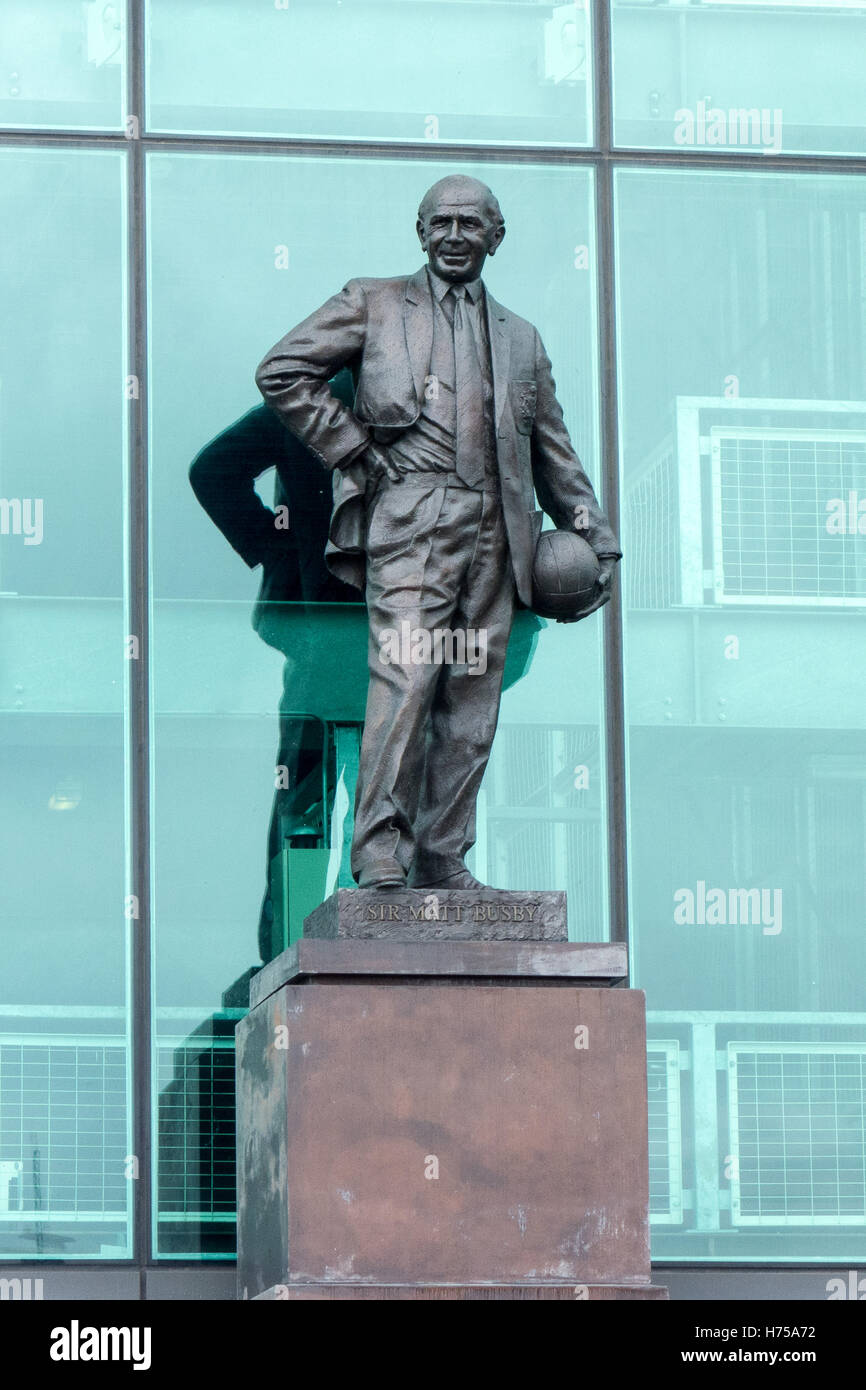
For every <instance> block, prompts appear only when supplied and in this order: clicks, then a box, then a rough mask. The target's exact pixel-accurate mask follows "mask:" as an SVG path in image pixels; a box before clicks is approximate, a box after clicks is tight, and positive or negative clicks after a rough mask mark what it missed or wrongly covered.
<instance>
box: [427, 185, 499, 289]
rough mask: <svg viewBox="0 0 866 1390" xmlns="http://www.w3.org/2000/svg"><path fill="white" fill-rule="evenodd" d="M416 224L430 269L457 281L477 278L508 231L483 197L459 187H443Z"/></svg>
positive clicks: (455, 282) (444, 278)
mask: <svg viewBox="0 0 866 1390" xmlns="http://www.w3.org/2000/svg"><path fill="white" fill-rule="evenodd" d="M417 228H418V237H419V240H420V242H421V245H422V246H423V248H424V250H425V251H426V252H427V260H428V263H429V265H430V269H431V270H432V271H434V272H435V274H436V275H439V276H441V278H442V279H443V280H450V281H451V282H452V284H455V285H460V284H465V283H466V282H467V281H469V280H477V279H478V276H479V275H480V274H481V270H482V267H483V265H484V262H485V261H486V259H487V257H488V256H493V255H495V253H496V248H497V246H498V245H499V243H500V242H501V240H502V238H503V237H504V235H505V228H504V227H502V226H499V225H498V224H497V223H496V222H494V220H493V218H492V217H491V216H490V213H489V212H488V211H487V209H486V207H485V206H484V203H483V201H481V200H479V199H478V198H475V197H474V196H473V195H472V194H471V193H467V192H465V191H461V190H458V189H452V190H448V189H443V191H442V194H441V195H440V197H439V198H438V199H437V201H436V202H435V203H434V204H433V205H432V207H430V208H427V210H426V212H425V215H424V217H423V219H422V218H419V219H418V223H417Z"/></svg>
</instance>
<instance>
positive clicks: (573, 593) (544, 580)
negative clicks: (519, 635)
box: [532, 531, 599, 619]
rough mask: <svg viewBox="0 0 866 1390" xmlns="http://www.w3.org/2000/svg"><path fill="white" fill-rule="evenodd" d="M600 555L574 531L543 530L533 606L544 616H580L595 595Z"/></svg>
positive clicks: (538, 546)
mask: <svg viewBox="0 0 866 1390" xmlns="http://www.w3.org/2000/svg"><path fill="white" fill-rule="evenodd" d="M598 575H599V564H598V558H597V557H596V554H595V551H594V550H593V549H592V547H591V546H590V545H589V544H588V543H587V542H586V541H585V540H584V539H583V537H582V536H579V535H577V533H576V532H574V531H542V533H541V535H540V536H539V538H538V542H537V544H536V547H535V560H534V562H533V565H532V607H533V611H534V612H536V613H537V614H538V615H539V616H540V617H542V618H572V619H573V618H579V617H580V616H581V614H582V613H583V610H584V609H585V608H588V607H589V605H590V603H591V602H592V600H593V599H594V598H595V596H596V593H595V586H596V582H597V580H598Z"/></svg>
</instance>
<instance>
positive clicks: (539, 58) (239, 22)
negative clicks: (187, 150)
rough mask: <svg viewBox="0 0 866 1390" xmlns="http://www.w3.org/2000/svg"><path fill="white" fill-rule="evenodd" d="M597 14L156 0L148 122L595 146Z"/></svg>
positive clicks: (430, 1) (525, 4) (166, 126)
mask: <svg viewBox="0 0 866 1390" xmlns="http://www.w3.org/2000/svg"><path fill="white" fill-rule="evenodd" d="M590 17H591V8H590V7H589V6H588V5H587V4H586V3H585V0H583V2H582V3H576V4H575V3H572V4H567V5H550V4H545V3H537V0H261V3H259V4H256V5H239V4H237V3H235V0H148V4H147V32H148V53H149V70H148V107H147V111H148V126H149V128H150V129H151V130H160V131H162V130H171V131H194V132H207V133H210V134H217V133H220V134H242V135H291V136H296V137H301V138H303V137H316V138H331V137H333V138H335V139H340V140H399V141H414V142H421V141H429V142H431V143H436V142H441V143H445V144H448V143H454V142H464V143H465V142H472V143H476V142H477V143H480V144H485V145H496V144H510V145H526V144H531V145H546V144H551V145H585V144H588V143H589V139H590V111H591V90H590V71H591V55H592V34H591V24H590Z"/></svg>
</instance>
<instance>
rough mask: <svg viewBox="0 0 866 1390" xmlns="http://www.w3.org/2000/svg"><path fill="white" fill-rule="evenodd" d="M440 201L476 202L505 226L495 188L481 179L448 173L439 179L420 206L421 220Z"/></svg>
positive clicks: (481, 209)
mask: <svg viewBox="0 0 866 1390" xmlns="http://www.w3.org/2000/svg"><path fill="white" fill-rule="evenodd" d="M440 202H447V203H449V204H454V203H463V204H470V203H471V204H474V205H475V206H476V207H477V208H478V209H479V210H480V211H483V212H485V213H486V214H487V216H488V217H489V218H490V219H491V221H492V222H495V223H496V225H497V226H499V227H504V226H505V219H504V218H503V216H502V211H501V209H500V207H499V199H498V198H497V196H496V194H495V193H494V192H493V189H492V188H488V187H487V184H486V183H482V182H481V180H480V179H473V178H470V176H469V175H468V174H446V175H445V178H444V179H439V180H438V181H437V182H436V183H434V184H433V185H432V186H431V187H430V188H428V189H427V192H426V193H425V194H424V197H423V198H422V199H421V203H420V206H419V208H418V218H419V221H422V222H423V221H424V219H425V217H427V215H428V214H429V213H430V212H431V211H432V209H433V208H434V207H435V206H436V205H437V203H440Z"/></svg>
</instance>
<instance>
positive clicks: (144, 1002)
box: [121, 0, 153, 1297]
mask: <svg viewBox="0 0 866 1390" xmlns="http://www.w3.org/2000/svg"><path fill="white" fill-rule="evenodd" d="M126 32H127V68H126V72H127V86H126V105H127V117H130V116H134V117H135V118H136V120H137V122H138V125H137V128H136V129H135V130H134V131H130V132H129V134H130V135H131V136H132V137H133V138H127V139H126V140H125V143H126V145H127V146H128V153H127V210H128V219H129V220H128V227H127V248H128V251H127V254H128V266H127V274H128V285H127V297H128V305H129V327H128V352H129V364H128V367H127V373H128V374H130V375H134V376H135V378H136V379H137V398H135V399H131V400H130V401H129V471H128V479H129V481H128V499H127V500H128V528H129V529H128V535H127V545H128V556H129V561H128V575H129V595H128V605H129V608H128V611H129V617H130V632H131V633H134V634H135V636H136V637H137V638H138V660H137V661H130V663H129V668H130V670H129V681H128V687H127V688H128V691H129V719H128V730H129V733H128V739H129V742H128V747H127V760H128V769H129V771H128V776H129V778H130V796H129V806H130V821H131V823H130V827H129V833H130V837H131V842H132V874H133V879H134V883H133V887H132V892H134V893H135V895H136V897H137V898H138V918H137V920H136V921H135V923H134V929H133V963H132V1076H133V1136H134V1149H135V1153H136V1155H137V1157H138V1174H139V1176H138V1181H137V1182H136V1183H135V1184H134V1208H133V1210H134V1221H133V1233H134V1234H133V1258H134V1261H135V1264H136V1265H137V1267H138V1270H139V1280H140V1286H141V1296H142V1297H144V1292H145V1289H144V1280H145V1268H146V1266H147V1265H149V1264H150V1263H152V1256H153V1251H152V1244H153V1238H152V1210H153V1196H152V1188H153V1183H152V1176H153V1175H152V1153H153V1150H152V1141H153V1135H152V1132H151V1130H152V1126H151V1115H152V1089H151V1081H152V1078H151V1057H152V1037H151V1027H152V1025H151V920H150V607H149V596H150V585H149V579H150V563H149V558H150V557H149V549H150V545H149V542H150V536H149V520H150V505H149V493H148V457H147V447H148V435H147V425H148V391H147V278H146V277H147V241H146V237H147V233H146V227H147V221H146V215H147V208H146V202H145V200H146V185H145V159H146V153H145V148H144V141H143V139H142V138H141V137H142V136H143V134H144V82H145V74H144V48H145V39H144V13H143V6H142V5H141V3H140V0H127V7H126ZM121 138H124V137H121Z"/></svg>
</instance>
